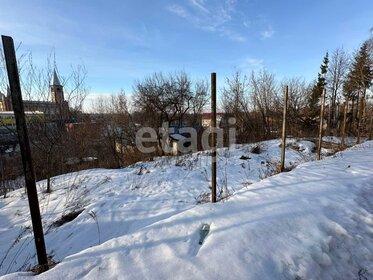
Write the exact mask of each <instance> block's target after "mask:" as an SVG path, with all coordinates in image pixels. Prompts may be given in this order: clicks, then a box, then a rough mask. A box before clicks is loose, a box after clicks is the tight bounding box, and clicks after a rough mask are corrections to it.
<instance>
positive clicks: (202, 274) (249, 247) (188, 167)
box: [0, 141, 373, 279]
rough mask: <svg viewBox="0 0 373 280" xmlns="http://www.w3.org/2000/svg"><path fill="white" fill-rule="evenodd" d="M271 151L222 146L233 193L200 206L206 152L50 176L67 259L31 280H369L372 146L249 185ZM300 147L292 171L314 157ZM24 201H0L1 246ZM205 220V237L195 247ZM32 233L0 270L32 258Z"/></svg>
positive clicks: (273, 147)
mask: <svg viewBox="0 0 373 280" xmlns="http://www.w3.org/2000/svg"><path fill="white" fill-rule="evenodd" d="M278 144H279V142H278V141H269V142H265V143H264V145H263V149H262V150H264V152H262V153H261V154H259V155H258V154H252V153H249V151H250V149H251V148H250V147H247V146H243V147H238V148H237V149H234V150H233V151H232V150H221V151H220V160H219V166H220V169H219V170H220V172H221V173H220V175H219V180H218V182H219V184H220V185H221V186H224V185H225V183H224V182H227V186H228V191H230V192H231V193H234V195H232V196H230V197H228V199H225V200H223V201H222V202H219V203H217V204H214V205H213V204H210V203H206V204H197V203H196V197H198V196H199V194H200V193H201V192H204V191H208V186H209V182H208V180H207V179H208V178H209V164H208V162H207V161H208V158H207V157H206V155H204V154H203V153H200V154H199V155H198V154H194V155H191V156H188V157H185V158H181V159H179V160H177V159H167V158H162V159H159V160H156V161H154V162H150V163H142V164H138V165H135V166H133V167H131V168H126V169H122V170H91V171H85V172H82V173H80V174H69V175H64V176H60V177H58V178H56V179H55V186H58V187H56V190H55V191H54V192H53V193H52V194H51V195H47V194H42V193H41V194H40V195H41V207H42V211H43V222H44V225H45V228H47V229H48V230H47V235H46V242H47V248H48V252H49V253H51V254H52V255H53V256H54V259H56V260H62V262H61V263H60V264H58V265H57V266H56V267H55V268H53V269H51V270H50V271H48V272H46V273H44V274H41V275H39V276H37V277H36V278H37V279H82V278H85V279H359V277H366V278H367V279H370V277H373V253H372V252H373V196H372V194H373V183H372V182H373V160H372V159H373V142H367V143H365V144H362V145H359V146H355V147H353V148H351V149H349V150H347V151H344V152H342V153H338V154H336V156H334V157H331V158H327V159H325V160H323V161H319V162H309V163H305V164H302V165H300V166H298V167H297V168H296V169H294V170H292V171H291V172H288V173H283V174H279V175H276V176H273V177H270V178H267V179H264V180H262V181H260V182H257V183H253V184H251V183H252V182H254V181H258V180H259V179H260V178H262V177H265V176H266V174H267V175H268V174H269V173H270V172H271V168H272V167H271V166H272V165H273V164H272V163H271V162H274V163H276V162H277V160H278V158H279V148H278ZM304 145H305V146H306V147H307V149H305V150H304V149H302V147H303V146H304ZM297 146H298V148H299V147H301V149H300V150H302V151H301V152H299V151H295V150H293V149H289V153H288V160H289V161H288V164H289V165H290V161H292V164H296V162H301V161H305V160H307V158H308V159H310V158H311V157H313V155H312V154H311V153H310V152H309V147H310V145H308V143H297ZM242 156H244V157H242ZM204 161H206V162H204ZM224 170H226V171H224ZM225 192H227V191H225ZM21 194H22V193H21V192H19V193H18V195H19V196H18V197H17V193H14V194H12V195H13V197H12V198H10V199H9V200H8V201H7V200H5V201H7V204H5V203H6V202H4V201H1V203H2V204H1V208H0V215H1V220H0V221H1V223H2V225H1V236H2V240H3V236H4V237H5V238H8V240H9V242H8V244H6V245H7V247H8V248H9V246H10V244H11V240H12V238H14V234H15V232H17V231H19V230H20V228H21V227H22V226H24V224H25V220H24V216H25V215H26V211H27V207H26V206H27V201H26V200H25V198H23V197H22V195H21ZM15 209H18V210H15ZM82 209H84V211H83V212H82V213H81V214H80V215H78V216H77V218H75V219H74V220H73V221H71V222H69V223H66V224H63V225H62V226H56V225H55V224H54V226H51V225H53V222H55V221H56V220H58V218H59V217H61V216H62V215H63V214H64V213H67V212H69V213H71V212H74V211H78V210H79V211H81V210H82ZM14 212H16V213H17V212H18V216H17V214H16V215H15V214H14ZM9 217H11V218H9ZM4 221H7V224H6V222H4ZM203 223H208V224H210V227H211V232H210V234H209V235H208V236H207V238H206V240H205V242H204V244H203V245H202V246H200V245H199V244H198V240H199V228H200V226H201V225H202V224H203ZM10 225H11V226H10ZM27 234H28V233H25V234H24V236H21V237H20V238H19V241H18V242H17V243H16V244H14V246H13V248H11V249H10V250H9V252H8V255H9V256H10V255H12V257H11V258H8V257H7V258H6V259H5V261H4V262H3V264H2V267H4V268H5V267H6V266H8V267H9V266H11V267H12V269H9V270H13V269H14V267H16V265H15V264H14V260H17V261H18V260H22V261H23V259H22V258H23V257H24V256H27V254H29V255H31V254H32V249H33V247H32V246H33V243H32V242H31V241H32V239H31V238H26V237H25V236H29V235H27ZM13 240H14V239H13ZM27 242H28V243H29V244H28V245H26V243H27ZM19 244H21V245H19ZM98 244H99V245H98ZM22 246H24V247H22ZM26 246H27V247H26ZM91 246H92V247H91ZM88 247H91V248H88ZM14 248H17V250H15V249H14ZM22 248H26V249H23V250H22ZM4 249H5V245H2V246H1V250H2V251H1V255H0V256H2V255H3V252H5V250H4ZM9 259H10V261H9ZM12 260H13V262H12ZM32 261H34V259H33V256H31V257H29V264H32ZM4 264H6V265H4ZM17 265H20V264H18V263H17ZM23 265H24V263H23ZM24 267H25V268H26V265H24ZM2 269H3V268H2ZM9 270H8V271H5V273H7V272H11V271H9ZM13 271H14V270H13ZM2 272H3V273H4V270H2ZM30 275H31V274H30V273H15V274H10V275H7V276H4V277H3V278H2V279H20V278H25V279H30V278H29V276H30ZM361 279H365V278H361Z"/></svg>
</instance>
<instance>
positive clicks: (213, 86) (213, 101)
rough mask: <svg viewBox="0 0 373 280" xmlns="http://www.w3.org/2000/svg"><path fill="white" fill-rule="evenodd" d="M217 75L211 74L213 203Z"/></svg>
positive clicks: (214, 189)
mask: <svg viewBox="0 0 373 280" xmlns="http://www.w3.org/2000/svg"><path fill="white" fill-rule="evenodd" d="M215 128H216V73H211V201H212V203H215V202H216V134H215Z"/></svg>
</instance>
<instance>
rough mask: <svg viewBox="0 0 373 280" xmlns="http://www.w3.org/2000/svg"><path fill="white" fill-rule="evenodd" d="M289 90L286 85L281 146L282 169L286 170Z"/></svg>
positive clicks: (282, 170)
mask: <svg viewBox="0 0 373 280" xmlns="http://www.w3.org/2000/svg"><path fill="white" fill-rule="evenodd" d="M288 91H289V87H288V86H285V92H284V113H283V116H282V147H281V167H280V171H281V172H284V169H285V147H286V119H287V118H286V116H287V107H288Z"/></svg>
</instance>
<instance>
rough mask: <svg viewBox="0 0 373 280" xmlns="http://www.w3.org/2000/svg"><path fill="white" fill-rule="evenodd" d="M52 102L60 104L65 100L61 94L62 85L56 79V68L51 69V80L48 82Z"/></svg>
mask: <svg viewBox="0 0 373 280" xmlns="http://www.w3.org/2000/svg"><path fill="white" fill-rule="evenodd" d="M50 88H51V97H52V102H53V103H56V104H60V105H62V104H63V103H64V101H65V99H64V96H63V86H62V85H61V83H60V80H59V79H58V76H57V72H56V69H54V70H53V75H52V80H51V84H50Z"/></svg>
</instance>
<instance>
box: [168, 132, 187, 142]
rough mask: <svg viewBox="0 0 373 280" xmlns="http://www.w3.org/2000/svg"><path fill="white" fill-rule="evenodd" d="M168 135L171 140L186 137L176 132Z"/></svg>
mask: <svg viewBox="0 0 373 280" xmlns="http://www.w3.org/2000/svg"><path fill="white" fill-rule="evenodd" d="M170 137H171V138H172V139H173V140H176V141H180V140H184V139H186V138H185V137H184V136H183V135H181V134H178V133H174V134H170Z"/></svg>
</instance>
